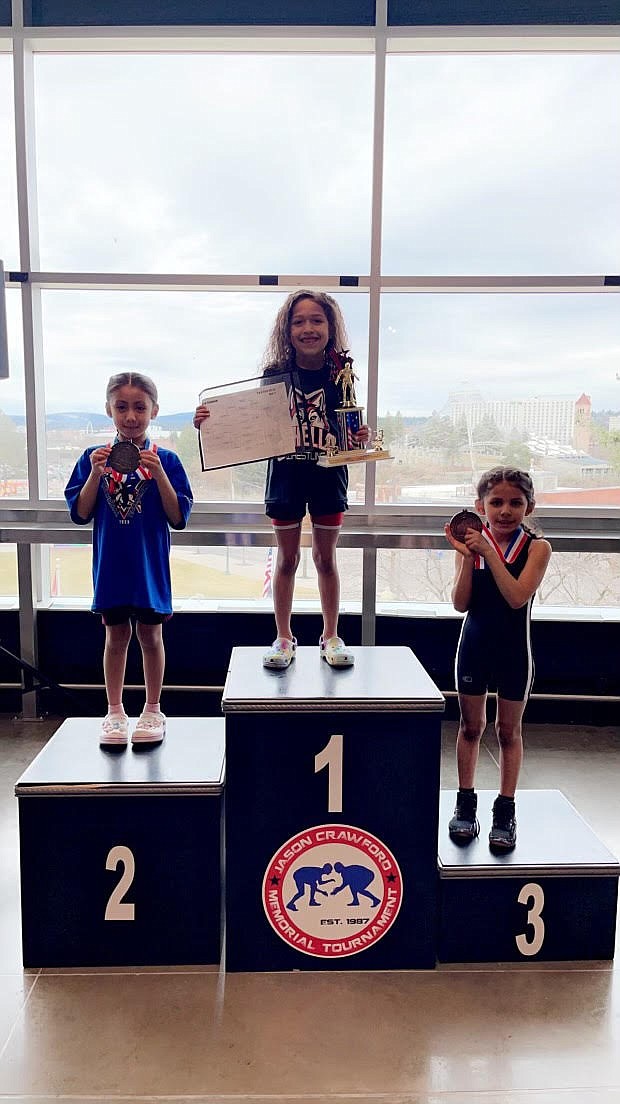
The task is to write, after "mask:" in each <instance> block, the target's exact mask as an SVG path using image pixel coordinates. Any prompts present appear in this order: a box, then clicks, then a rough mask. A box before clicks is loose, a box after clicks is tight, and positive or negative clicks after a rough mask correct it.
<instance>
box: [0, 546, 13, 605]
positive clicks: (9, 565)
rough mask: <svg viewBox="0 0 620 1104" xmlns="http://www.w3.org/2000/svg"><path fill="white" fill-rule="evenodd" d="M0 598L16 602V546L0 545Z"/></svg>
mask: <svg viewBox="0 0 620 1104" xmlns="http://www.w3.org/2000/svg"><path fill="white" fill-rule="evenodd" d="M0 598H4V599H7V598H8V599H14V600H15V601H16V600H17V546H16V545H14V544H0Z"/></svg>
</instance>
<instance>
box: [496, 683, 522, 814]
mask: <svg viewBox="0 0 620 1104" xmlns="http://www.w3.org/2000/svg"><path fill="white" fill-rule="evenodd" d="M524 710H525V702H524V701H520V702H515V701H507V699H506V698H499V697H498V699H497V720H496V722H495V731H496V733H497V741H498V743H499V792H500V793H501V794H502V795H503V796H504V797H514V795H515V790H516V788H517V782H518V781H519V772H520V770H521V763H522V762H523V738H522V735H521V719H522V717H523V712H524Z"/></svg>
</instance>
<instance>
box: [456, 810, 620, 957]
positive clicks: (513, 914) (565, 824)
mask: <svg viewBox="0 0 620 1104" xmlns="http://www.w3.org/2000/svg"><path fill="white" fill-rule="evenodd" d="M494 797H495V793H493V792H491V791H490V790H483V791H481V792H479V793H478V819H479V821H480V836H479V838H478V839H476V840H472V842H471V843H469V844H467V845H466V846H459V845H457V844H455V843H453V842H452V840H451V839H450V838H449V836H448V821H449V820H450V817H451V816H452V811H453V809H454V792H453V791H452V792H447V791H445V792H442V795H441V809H440V822H439V881H440V902H439V909H440V923H439V952H438V958H439V961H440V962H534V961H549V962H557V961H561V960H565V961H566V960H574V959H609V958H613V955H614V943H615V933H616V908H617V901H618V875H619V874H620V864H619V863H618V860H617V859H616V858H615V856H614V855H612V853H611V852H610V851H608V850H607V848H606V847H605V845H604V844H603V843H602V842H601V841H600V840H599V839H598V837H597V836H596V835H595V834H594V832H593V831H592V829H591V828H590V826H589V825H588V824H586V822H585V820H583V818H582V817H581V816H580V815H579V813H578V812H577V810H576V809H575V808H574V807H573V806H572V805H571V804H570V802H569V801H568V800H567V799H566V798H565V797H564V794H562V793H560V791H559V790H518V791H517V836H518V838H517V846H516V848H515V850H514V851H511V852H509V853H508V854H506V855H492V854H491V852H490V851H489V845H488V832H489V828H490V826H491V817H492V813H491V808H492V804H493V799H494Z"/></svg>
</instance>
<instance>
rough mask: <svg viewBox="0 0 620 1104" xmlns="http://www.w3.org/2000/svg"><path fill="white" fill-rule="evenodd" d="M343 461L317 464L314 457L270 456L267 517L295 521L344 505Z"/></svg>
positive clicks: (345, 480)
mask: <svg viewBox="0 0 620 1104" xmlns="http://www.w3.org/2000/svg"><path fill="white" fill-rule="evenodd" d="M348 483H349V473H348V471H347V468H346V465H342V467H338V468H320V467H319V466H318V464H317V463H316V461H314V460H305V459H304V460H270V461H269V468H268V470H267V486H266V489H265V508H266V512H267V517H270V518H277V519H278V521H299V520H300V519H301V518H303V517H304V516H305V513H306V509H307V510H308V513H309V514H310V515H311V517H324V516H325V515H328V514H341V513H344V511H345V510H346V509H348V504H347V486H348Z"/></svg>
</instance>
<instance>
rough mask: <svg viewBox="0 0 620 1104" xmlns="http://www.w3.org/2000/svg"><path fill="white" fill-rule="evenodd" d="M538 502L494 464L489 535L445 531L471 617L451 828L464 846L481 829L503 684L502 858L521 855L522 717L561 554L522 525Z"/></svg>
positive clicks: (459, 676) (496, 811) (485, 485)
mask: <svg viewBox="0 0 620 1104" xmlns="http://www.w3.org/2000/svg"><path fill="white" fill-rule="evenodd" d="M534 505H535V501H534V487H533V485H532V480H531V478H530V476H529V475H528V474H527V472H523V471H519V470H518V469H515V468H504V467H498V468H492V469H491V471H488V472H485V473H484V475H483V476H481V478H480V481H479V483H478V487H477V500H476V510H477V511H478V513H480V514H482V515H483V517H485V519H486V525H485V527H484V528H483V530H482V532H478V530H476V529H468V530H467V531H466V534H465V538H464V541H463V542H461V541H458V540H456V539H455V538H454V537H453V536H452V533H451V532H450V527H449V526H448V525H447V526H446V530H445V532H446V537H447V539H448V541H449V542H450V544H451V545H452V546H453V548H454V549H455V551H456V569H455V577H454V586H453V589H452V601H453V603H454V607H455V609H457V610H459V611H460V612H462V613H465V614H466V617H465V620H464V622H463V628H462V630H461V636H460V639H459V645H458V649H457V655H456V683H457V690H458V695H459V706H460V710H461V719H460V724H459V731H458V736H457V741H456V754H457V766H458V776H459V791H458V794H457V800H456V808H455V810H454V816H453V817H452V820H451V821H450V824H449V826H448V828H449V832H450V836H451V838H452V839H453V840H455V841H457V842H461V843H467V842H469V841H470V840H472V839H474V838H475V837H476V836H477V835H478V833H479V830H480V827H479V824H478V820H477V817H476V809H477V797H476V793H475V790H474V777H475V771H476V765H477V762H478V751H479V747H480V739H481V737H482V733H483V732H484V729H485V727H486V699H487V691H488V688H489V685H493V686H496V688H497V719H496V722H495V730H496V733H497V739H498V743H499V754H500V787H499V794H498V796H497V798H496V799H495V803H494V805H493V825H492V827H491V831H490V833H489V846H490V848H491V850H492V851H496V852H504V851H511V850H512V849H513V848H514V846H515V844H516V840H517V822H516V817H515V801H514V797H515V790H516V786H517V781H518V778H519V771H520V768H521V761H522V758H523V741H522V736H521V719H522V717H523V711H524V709H525V705H526V702H527V698H528V696H529V693H530V690H531V687H532V680H533V675H534V666H533V661H532V650H531V641H530V612H531V607H532V602H533V600H534V594H535V592H536V590H537V589H538V587H539V586H540V584H541V582H542V579H543V577H544V574H545V571H546V569H547V565H548V563H549V558H550V556H551V545H550V544H549V543H548V541H546V540H542V539H541V538H539V537H536V536H535V535H534V534H533V533H531V532H530V531H529V530H528V529H527V528H526V527H525V526H524V525H523V524H522V522H523V519H524V518H525V517H526V516H527V515H528V514H530V513H531V512H532V510H533V509H534Z"/></svg>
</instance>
